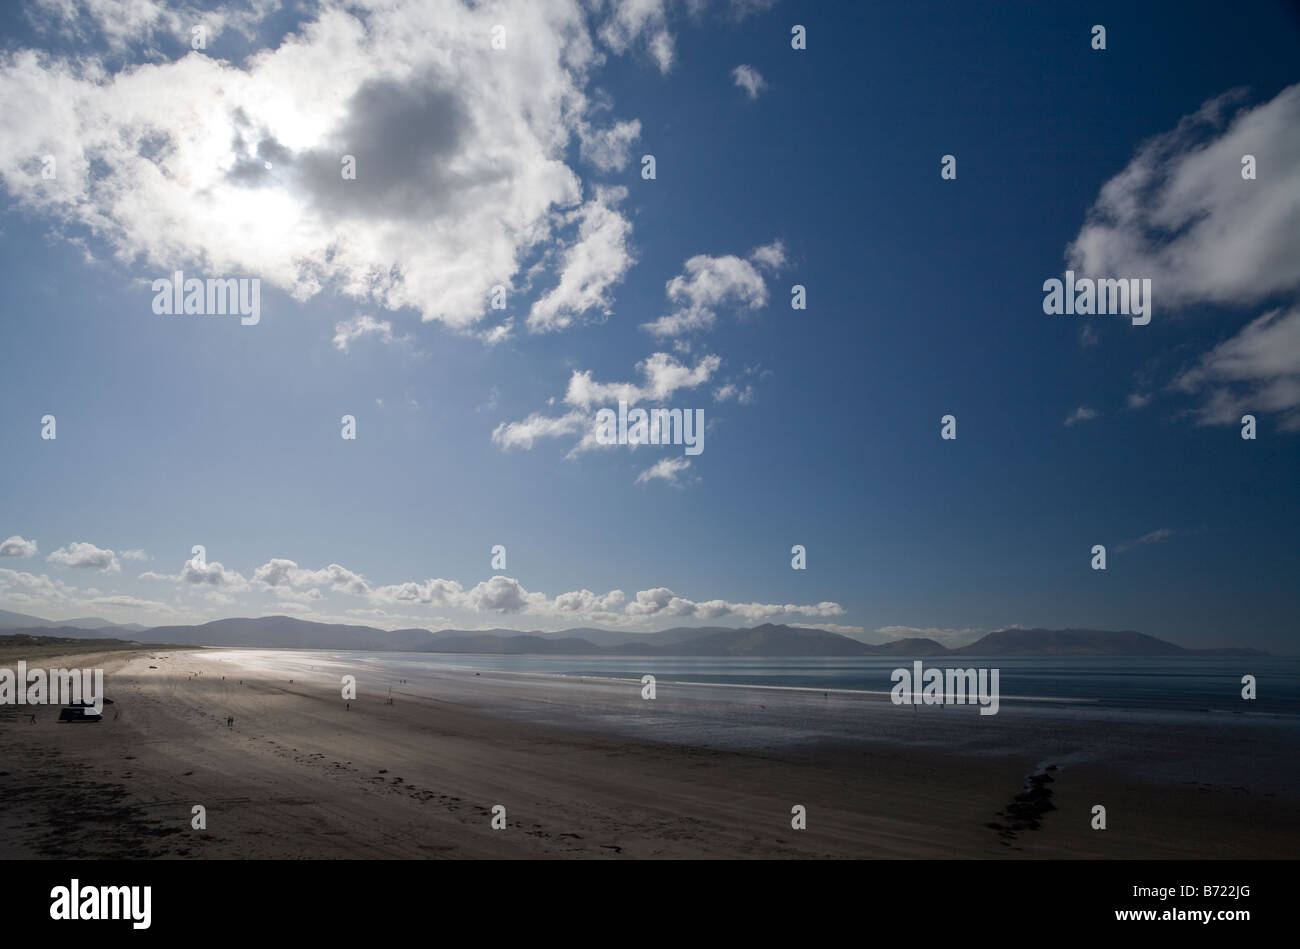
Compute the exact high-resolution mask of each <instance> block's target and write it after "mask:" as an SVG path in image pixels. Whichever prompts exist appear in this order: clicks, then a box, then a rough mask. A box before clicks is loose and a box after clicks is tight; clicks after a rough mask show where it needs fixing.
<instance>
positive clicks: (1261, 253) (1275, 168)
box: [1066, 85, 1300, 431]
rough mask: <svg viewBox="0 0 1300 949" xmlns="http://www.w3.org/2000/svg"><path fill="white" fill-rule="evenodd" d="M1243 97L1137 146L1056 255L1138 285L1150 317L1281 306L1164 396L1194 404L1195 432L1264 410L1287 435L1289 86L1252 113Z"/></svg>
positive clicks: (1296, 217) (1294, 137)
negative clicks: (1199, 308) (1196, 307)
mask: <svg viewBox="0 0 1300 949" xmlns="http://www.w3.org/2000/svg"><path fill="white" fill-rule="evenodd" d="M1243 98H1244V95H1243V93H1242V92H1240V91H1234V92H1231V93H1227V94H1225V95H1222V96H1219V97H1217V98H1215V99H1211V100H1210V101H1209V102H1206V103H1205V104H1204V105H1203V106H1202V107H1201V108H1200V109H1199V110H1198V111H1197V112H1196V113H1194V114H1193V115H1189V116H1186V117H1185V118H1183V120H1182V121H1181V122H1180V123H1179V124H1178V126H1177V128H1175V129H1174V130H1172V131H1170V132H1166V133H1163V134H1161V135H1157V136H1155V137H1154V138H1152V139H1150V140H1149V141H1147V142H1146V143H1144V144H1143V145H1142V146H1141V147H1140V148H1139V149H1138V151H1137V154H1136V155H1135V156H1134V158H1133V160H1132V161H1131V162H1130V163H1129V165H1128V167H1126V168H1125V169H1124V170H1123V171H1122V172H1121V173H1120V174H1118V175H1116V176H1115V177H1114V178H1112V179H1111V180H1110V181H1108V182H1106V184H1105V185H1104V186H1103V187H1102V189H1101V193H1100V195H1099V196H1098V198H1097V200H1096V202H1095V203H1094V205H1093V207H1092V208H1091V209H1090V210H1089V212H1088V217H1087V220H1086V222H1085V224H1084V226H1083V228H1082V229H1081V230H1080V232H1079V234H1078V236H1077V237H1076V238H1075V239H1074V241H1073V242H1072V243H1071V244H1070V246H1069V248H1068V249H1067V252H1066V255H1067V260H1068V261H1069V263H1070V265H1071V266H1072V267H1074V268H1075V269H1076V270H1078V271H1080V272H1082V273H1086V274H1092V275H1097V276H1102V275H1106V276H1130V277H1149V278H1150V279H1151V281H1152V289H1153V293H1154V295H1155V301H1156V308H1157V310H1159V309H1160V308H1162V307H1163V308H1165V309H1166V310H1169V311H1172V310H1176V309H1178V308H1180V307H1186V306H1190V305H1193V304H1206V303H1208V304H1218V305H1221V306H1224V307H1232V308H1234V310H1236V311H1240V310H1241V309H1242V308H1245V307H1252V306H1256V305H1258V304H1260V303H1263V302H1265V301H1269V300H1280V301H1282V305H1281V306H1280V307H1279V308H1276V309H1270V310H1269V311H1268V312H1266V313H1263V314H1262V315H1256V316H1255V317H1254V318H1253V319H1252V320H1251V321H1250V322H1249V323H1248V324H1247V325H1245V326H1244V327H1243V328H1242V329H1241V330H1240V331H1239V332H1238V333H1237V334H1236V335H1235V336H1233V337H1232V338H1231V339H1229V340H1227V341H1226V342H1224V343H1222V344H1220V345H1219V346H1217V347H1215V349H1214V350H1212V351H1211V352H1209V353H1206V354H1205V355H1204V356H1203V357H1202V358H1201V359H1200V361H1199V363H1198V364H1197V365H1195V366H1193V367H1192V368H1190V369H1187V370H1184V371H1183V372H1182V373H1181V374H1179V375H1178V377H1177V378H1176V379H1175V380H1174V387H1175V388H1177V389H1181V390H1183V391H1185V392H1188V393H1196V394H1198V395H1200V396H1202V397H1203V402H1202V404H1201V406H1200V408H1199V409H1198V410H1197V412H1196V414H1197V417H1198V419H1199V421H1200V422H1201V423H1202V424H1225V425H1226V424H1238V423H1239V422H1240V418H1241V416H1242V414H1245V413H1250V412H1275V413H1279V414H1280V415H1281V416H1282V420H1281V423H1280V427H1281V428H1282V429H1283V430H1290V431H1298V430H1300V370H1297V367H1298V366H1300V308H1298V307H1297V305H1296V300H1295V293H1296V290H1297V289H1300V85H1294V86H1290V87H1288V88H1287V89H1284V90H1283V91H1282V92H1280V93H1279V94H1278V95H1277V96H1276V97H1275V98H1273V99H1272V100H1271V101H1269V102H1265V103H1262V104H1260V105H1257V106H1255V107H1253V108H1244V107H1241V102H1242V100H1243ZM1245 155H1252V156H1254V159H1255V163H1256V173H1257V177H1256V179H1255V180H1245V179H1243V178H1242V176H1241V170H1242V158H1243V156H1245ZM1139 398H1142V399H1143V400H1144V401H1143V404H1145V399H1146V398H1149V397H1139ZM1130 405H1133V401H1132V398H1131V399H1130ZM1135 407H1137V406H1135Z"/></svg>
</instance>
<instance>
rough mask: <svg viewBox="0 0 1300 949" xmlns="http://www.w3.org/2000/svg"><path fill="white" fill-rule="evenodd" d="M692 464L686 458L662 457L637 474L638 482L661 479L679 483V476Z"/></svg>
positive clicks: (670, 482)
mask: <svg viewBox="0 0 1300 949" xmlns="http://www.w3.org/2000/svg"><path fill="white" fill-rule="evenodd" d="M690 466H691V463H690V461H689V460H688V459H686V458H671V457H670V458H661V459H659V460H658V461H656V462H655V463H654V464H653V465H651V466H650V467H649V468H647V469H646V470H645V471H643V472H641V473H640V474H639V475H637V476H636V483H637V484H645V483H646V482H647V481H653V480H655V479H659V480H661V481H667V482H668V483H669V484H678V483H679V482H678V480H677V476H678V475H679V474H681V473H682V472H683V471H685V470H686V469H687V468H689V467H690Z"/></svg>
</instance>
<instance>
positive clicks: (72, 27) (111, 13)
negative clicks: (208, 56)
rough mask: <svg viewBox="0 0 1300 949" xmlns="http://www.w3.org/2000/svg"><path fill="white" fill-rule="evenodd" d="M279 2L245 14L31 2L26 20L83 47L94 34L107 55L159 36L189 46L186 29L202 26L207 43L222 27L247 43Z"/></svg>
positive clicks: (134, 4) (138, 3) (151, 5)
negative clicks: (258, 24) (105, 49)
mask: <svg viewBox="0 0 1300 949" xmlns="http://www.w3.org/2000/svg"><path fill="white" fill-rule="evenodd" d="M279 6H280V0H252V2H251V3H249V4H248V7H247V9H236V8H233V7H231V6H227V5H224V4H223V5H218V6H216V7H213V8H211V9H206V10H205V9H200V8H199V7H195V6H191V5H189V4H177V3H170V2H164V0H80V2H78V0H36V2H35V3H34V5H33V8H32V9H30V10H29V11H28V19H29V20H31V21H32V23H33V25H34V26H35V27H36V28H37V29H38V30H39V31H41V32H53V33H56V34H60V35H62V36H64V37H67V38H70V39H74V40H77V41H79V42H80V43H81V44H83V45H89V44H90V41H91V40H92V38H93V37H94V36H96V35H98V36H99V37H100V38H102V40H103V41H104V43H105V44H106V45H107V46H108V48H109V49H110V50H112V51H113V52H122V51H124V50H126V49H128V48H130V47H132V46H138V45H148V44H152V43H153V42H154V41H155V40H156V39H157V38H159V37H161V36H169V37H171V38H172V39H174V40H176V41H179V42H183V43H184V44H185V45H187V46H188V45H189V43H190V40H191V36H192V34H191V32H190V31H191V29H192V28H193V27H194V26H197V25H199V24H202V25H203V26H204V28H205V29H206V31H207V40H208V41H209V42H211V41H212V40H215V39H216V38H217V37H219V36H220V35H221V34H222V33H223V32H224V31H225V29H226V28H227V27H229V28H231V29H234V30H236V31H238V32H240V33H242V34H243V35H244V36H246V37H247V38H249V39H252V38H253V36H254V33H255V27H256V24H257V23H259V22H260V21H261V20H262V19H263V18H264V17H265V16H266V14H267V13H268V12H271V11H273V10H275V9H277V8H278V7H279Z"/></svg>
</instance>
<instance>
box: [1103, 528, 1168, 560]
mask: <svg viewBox="0 0 1300 949" xmlns="http://www.w3.org/2000/svg"><path fill="white" fill-rule="evenodd" d="M1177 533H1178V532H1177V531H1175V530H1173V529H1172V528H1169V527H1161V528H1157V529H1156V530H1153V531H1151V532H1149V533H1146V534H1143V535H1142V536H1141V537H1139V538H1138V539H1137V540H1130V541H1128V542H1127V543H1123V544H1120V545H1119V546H1117V547H1116V548H1115V551H1116V552H1117V553H1121V554H1122V553H1127V552H1128V551H1130V550H1132V549H1133V548H1134V547H1140V546H1141V545H1142V544H1158V543H1160V542H1161V541H1162V540H1168V539H1169V538H1170V537H1173V536H1174V535H1175V534H1177Z"/></svg>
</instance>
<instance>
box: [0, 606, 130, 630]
mask: <svg viewBox="0 0 1300 949" xmlns="http://www.w3.org/2000/svg"><path fill="white" fill-rule="evenodd" d="M54 627H69V628H72V629H86V630H97V629H111V630H126V631H129V632H133V633H138V632H141V631H142V630H144V629H147V628H148V627H145V626H141V625H140V624H139V623H113V622H111V621H109V620H106V619H104V618H103V617H100V616H80V617H77V618H76V619H63V620H50V619H42V618H41V617H39V616H29V615H28V614H26V613H14V612H12V611H10V610H0V629H41V628H47V629H52V628H54Z"/></svg>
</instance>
